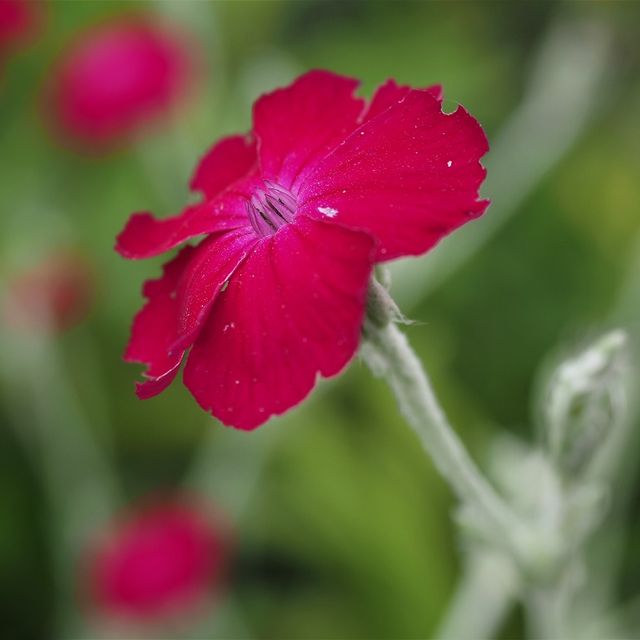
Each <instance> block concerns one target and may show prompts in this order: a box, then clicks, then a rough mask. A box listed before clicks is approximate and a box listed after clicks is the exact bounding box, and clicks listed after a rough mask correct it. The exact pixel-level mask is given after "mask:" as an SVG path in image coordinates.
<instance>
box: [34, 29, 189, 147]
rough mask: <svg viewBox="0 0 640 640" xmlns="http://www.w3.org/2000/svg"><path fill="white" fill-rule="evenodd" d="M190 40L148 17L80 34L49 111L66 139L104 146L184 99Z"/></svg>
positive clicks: (63, 63) (60, 70)
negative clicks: (187, 41)
mask: <svg viewBox="0 0 640 640" xmlns="http://www.w3.org/2000/svg"><path fill="white" fill-rule="evenodd" d="M192 63H193V61H192V59H191V55H190V50H189V49H188V47H187V45H186V42H184V40H183V39H182V38H180V37H179V36H178V34H177V33H174V32H173V31H169V30H168V29H167V28H164V27H160V26H159V25H158V24H156V23H154V22H152V21H151V20H150V19H143V18H141V17H135V18H133V17H126V18H120V19H118V20H117V21H115V22H110V23H105V24H102V25H100V26H98V27H96V28H93V29H91V30H89V31H87V32H85V33H83V34H82V36H81V37H80V39H79V40H78V41H76V42H75V43H74V45H73V46H71V47H70V48H69V49H68V50H67V51H66V53H65V54H64V56H63V57H62V59H61V60H60V62H59V64H58V66H57V68H56V69H55V70H54V72H53V76H52V78H51V80H50V84H49V95H48V99H47V105H46V108H47V109H48V110H51V109H53V114H52V116H53V118H54V124H55V126H56V127H57V128H58V129H60V130H61V133H62V134H63V135H64V136H65V137H71V138H72V139H73V140H75V141H79V142H81V143H84V144H85V145H88V146H96V145H98V146H102V145H104V144H107V143H112V142H114V141H118V140H120V139H122V138H124V137H127V136H129V135H131V134H133V133H135V132H137V131H138V130H139V129H140V128H141V127H142V126H143V125H145V124H147V123H148V122H149V121H150V120H152V119H154V118H156V117H158V116H160V115H162V114H165V113H166V112H167V111H169V110H170V109H171V107H173V106H174V105H175V104H176V103H177V102H178V101H179V99H180V98H181V97H182V96H183V94H184V93H185V90H186V88H187V87H188V85H189V81H190V79H191V75H192V72H193V64H192Z"/></svg>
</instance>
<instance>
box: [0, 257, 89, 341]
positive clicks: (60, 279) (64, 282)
mask: <svg viewBox="0 0 640 640" xmlns="http://www.w3.org/2000/svg"><path fill="white" fill-rule="evenodd" d="M93 293H94V274H93V270H92V269H91V267H90V265H89V263H88V261H87V260H86V259H85V258H83V257H82V256H80V255H79V254H76V253H74V252H72V251H66V250H64V251H59V252H58V253H55V254H52V255H50V256H48V257H47V258H46V259H45V260H42V261H41V262H40V263H38V264H37V265H36V266H34V267H32V268H31V269H29V270H26V271H23V272H21V273H18V274H17V275H15V276H14V277H13V278H12V279H10V280H9V281H8V283H7V285H6V291H5V294H4V296H3V300H2V303H3V304H2V307H3V317H4V321H5V323H6V324H7V325H8V326H10V327H12V328H13V329H18V330H24V331H34V330H39V331H53V332H56V331H63V330H65V329H69V328H70V327H72V326H74V325H76V324H78V323H79V322H81V321H82V320H83V319H84V318H85V317H86V315H87V313H88V311H89V308H90V307H91V303H92V301H93V297H94V296H93Z"/></svg>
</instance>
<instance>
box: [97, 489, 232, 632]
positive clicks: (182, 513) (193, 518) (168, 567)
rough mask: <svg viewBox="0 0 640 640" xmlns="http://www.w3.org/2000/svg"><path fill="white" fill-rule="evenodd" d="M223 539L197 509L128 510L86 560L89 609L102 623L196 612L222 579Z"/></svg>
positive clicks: (164, 505)
mask: <svg viewBox="0 0 640 640" xmlns="http://www.w3.org/2000/svg"><path fill="white" fill-rule="evenodd" d="M226 538H227V535H226V531H225V530H224V528H223V527H221V526H220V525H219V524H218V523H216V522H214V521H213V519H212V517H211V515H210V514H209V513H206V512H205V511H204V510H203V509H202V508H200V505H196V503H195V502H194V503H192V502H188V501H184V500H180V499H172V500H169V501H164V502H157V503H150V504H147V505H144V506H142V507H138V508H136V509H134V510H132V511H131V512H130V513H128V514H126V515H125V516H123V517H122V518H121V519H120V520H119V521H117V522H116V523H114V525H113V526H112V528H111V529H110V530H108V531H106V532H104V533H103V535H102V538H101V539H100V540H99V541H98V543H97V544H96V546H95V548H93V549H92V550H91V553H90V555H89V556H88V558H87V567H86V569H87V575H86V577H87V578H88V580H89V592H90V595H91V600H92V605H93V606H94V607H95V608H96V609H97V610H98V611H99V612H100V614H101V615H102V616H103V617H105V618H110V619H114V620H115V619H123V620H124V619H127V620H130V621H132V622H138V623H157V622H162V621H163V620H165V619H167V618H173V617H177V616H180V615H183V614H187V613H190V612H193V611H194V610H196V609H198V608H199V607H200V606H201V605H202V604H203V602H204V601H206V598H207V597H208V596H211V594H212V593H214V592H215V590H216V589H217V588H219V587H220V582H221V579H222V577H223V573H224V566H225V560H226V556H227V539H226Z"/></svg>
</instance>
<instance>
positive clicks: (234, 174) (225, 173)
mask: <svg viewBox="0 0 640 640" xmlns="http://www.w3.org/2000/svg"><path fill="white" fill-rule="evenodd" d="M256 162H257V155H256V143H255V140H254V139H253V138H252V137H250V136H229V137H228V138H223V139H222V140H220V141H219V142H217V143H216V144H215V145H213V147H212V148H211V149H210V150H209V151H208V152H207V153H206V155H205V156H204V157H203V158H202V160H201V161H200V164H199V165H198V167H197V169H196V170H195V173H194V175H193V178H192V179H191V184H190V186H191V190H192V191H201V192H202V193H203V194H204V195H205V197H206V198H207V199H211V198H213V197H215V196H217V195H218V194H219V193H220V192H221V191H223V190H224V189H226V188H227V187H228V186H229V185H230V184H232V183H233V182H235V181H236V180H239V179H240V178H242V177H244V176H246V175H247V174H248V173H249V172H250V171H251V169H252V168H253V167H254V166H255V164H256Z"/></svg>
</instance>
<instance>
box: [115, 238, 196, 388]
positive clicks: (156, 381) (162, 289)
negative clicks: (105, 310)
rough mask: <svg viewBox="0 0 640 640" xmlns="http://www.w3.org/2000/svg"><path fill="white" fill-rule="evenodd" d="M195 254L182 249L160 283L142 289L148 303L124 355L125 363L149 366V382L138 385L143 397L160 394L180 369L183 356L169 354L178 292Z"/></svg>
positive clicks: (176, 314)
mask: <svg viewBox="0 0 640 640" xmlns="http://www.w3.org/2000/svg"><path fill="white" fill-rule="evenodd" d="M194 251H195V249H194V248H193V247H185V248H184V249H182V251H180V253H178V255H177V256H176V257H175V258H174V259H173V260H171V262H168V263H167V264H166V265H165V266H164V267H163V274H162V276H161V277H160V278H159V279H157V280H150V281H148V282H146V283H145V285H144V287H143V293H144V295H145V296H146V297H147V298H148V300H147V303H146V304H145V305H144V307H143V308H142V310H141V311H140V312H139V313H138V315H137V316H136V317H135V319H134V321H133V326H132V327H131V338H130V340H129V344H128V345H127V348H126V350H125V353H124V359H125V361H126V362H139V363H142V364H146V365H147V371H146V372H145V376H146V377H147V378H149V381H148V382H144V383H139V384H138V386H137V392H138V395H139V396H140V397H150V396H151V395H155V394H156V393H160V391H162V390H163V389H164V388H166V387H167V386H168V385H169V384H171V381H172V380H173V378H174V377H175V375H176V373H177V371H178V367H179V366H180V361H181V360H182V353H173V354H171V353H169V347H170V345H171V344H172V343H173V342H175V340H176V333H177V321H178V301H177V299H176V296H175V290H176V288H177V286H178V282H179V281H180V276H181V275H182V273H183V271H184V269H185V267H186V265H187V264H188V262H189V259H190V258H191V256H192V254H193V252H194Z"/></svg>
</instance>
